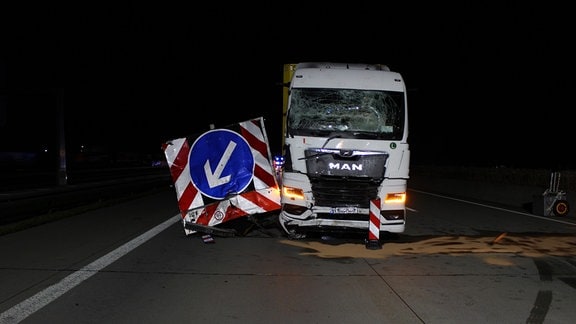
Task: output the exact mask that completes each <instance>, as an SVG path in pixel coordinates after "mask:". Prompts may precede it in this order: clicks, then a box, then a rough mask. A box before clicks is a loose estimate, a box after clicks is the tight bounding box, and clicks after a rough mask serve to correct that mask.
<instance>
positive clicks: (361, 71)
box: [279, 62, 410, 239]
mask: <svg viewBox="0 0 576 324" xmlns="http://www.w3.org/2000/svg"><path fill="white" fill-rule="evenodd" d="M283 81H284V92H283V100H284V103H283V128H282V156H283V158H284V160H283V166H282V169H281V171H280V173H281V174H280V179H281V180H280V181H279V183H280V185H281V190H282V192H281V209H280V213H279V222H280V225H281V227H282V229H283V230H284V231H285V232H286V233H287V234H288V236H289V237H291V238H294V239H299V238H304V237H306V236H307V235H309V234H311V233H312V232H321V233H325V232H354V231H358V232H367V231H371V230H374V229H372V228H371V227H374V226H375V231H377V235H376V238H378V237H379V234H380V233H382V232H390V233H401V232H403V231H404V229H405V224H406V206H405V202H406V186H407V181H408V178H409V166H410V149H409V145H408V108H407V91H406V86H405V83H404V80H403V78H402V76H401V74H400V73H398V72H393V71H391V70H390V69H389V68H388V67H387V66H386V65H380V64H358V63H354V64H349V63H331V62H304V63H295V64H284V80H283ZM371 214H373V215H374V216H375V217H376V220H377V221H376V222H373V221H371ZM374 224H375V225H374Z"/></svg>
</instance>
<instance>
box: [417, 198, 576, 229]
mask: <svg viewBox="0 0 576 324" xmlns="http://www.w3.org/2000/svg"><path fill="white" fill-rule="evenodd" d="M410 191H414V192H419V193H422V194H425V195H429V196H436V197H440V198H444V199H450V200H454V201H459V202H463V203H467V204H471V205H477V206H482V207H487V208H492V209H496V210H501V211H506V212H509V213H514V214H518V215H524V216H528V217H534V218H539V219H544V220H547V221H551V222H556V223H561V224H566V225H576V223H572V222H567V221H562V220H559V219H554V218H550V217H546V216H538V215H534V214H529V213H524V212H519V211H516V210H512V209H506V208H500V207H495V206H490V205H486V204H480V203H476V202H473V201H468V200H463V199H458V198H452V197H448V196H443V195H438V194H433V193H429V192H426V191H420V190H415V189H410Z"/></svg>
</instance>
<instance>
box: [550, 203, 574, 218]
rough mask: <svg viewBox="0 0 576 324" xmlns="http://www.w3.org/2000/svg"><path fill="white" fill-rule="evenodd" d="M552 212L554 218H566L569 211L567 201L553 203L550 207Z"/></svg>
mask: <svg viewBox="0 0 576 324" xmlns="http://www.w3.org/2000/svg"><path fill="white" fill-rule="evenodd" d="M552 211H553V212H554V215H556V216H566V215H568V212H569V211H570V207H569V206H568V201H566V200H563V199H560V200H556V201H555V202H554V205H553V206H552Z"/></svg>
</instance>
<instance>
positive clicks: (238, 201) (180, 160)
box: [162, 117, 280, 235]
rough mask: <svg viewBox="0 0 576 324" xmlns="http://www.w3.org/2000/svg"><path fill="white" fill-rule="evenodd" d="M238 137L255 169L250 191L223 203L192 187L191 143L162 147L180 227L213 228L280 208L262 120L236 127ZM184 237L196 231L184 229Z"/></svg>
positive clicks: (182, 140) (179, 141)
mask: <svg viewBox="0 0 576 324" xmlns="http://www.w3.org/2000/svg"><path fill="white" fill-rule="evenodd" d="M236 126H237V127H235V129H238V126H239V133H240V135H241V136H242V137H243V138H244V139H246V141H247V142H248V144H249V145H250V148H251V152H252V155H253V156H254V161H255V166H254V174H253V177H252V184H253V186H251V187H252V188H254V190H251V191H246V192H243V193H240V194H239V195H236V196H234V197H232V198H229V199H225V200H218V201H216V202H214V201H213V199H210V200H208V201H210V203H208V204H206V203H205V200H206V198H205V197H204V196H203V195H202V193H201V192H200V191H199V190H198V189H197V188H196V187H195V186H194V184H193V182H192V179H191V176H190V166H189V161H188V159H189V157H190V149H191V147H190V143H191V142H193V141H190V140H189V139H187V138H179V139H175V140H172V141H170V142H168V143H166V144H164V145H163V147H162V149H163V150H164V155H165V156H166V161H167V162H168V166H169V167H170V174H171V176H172V181H173V182H174V188H175V190H176V196H177V198H178V207H179V209H180V213H181V215H182V221H183V224H186V222H192V223H197V224H200V225H207V226H214V225H218V224H221V223H223V222H226V221H230V220H233V219H236V218H238V217H242V216H246V215H251V214H258V213H265V212H269V211H274V210H278V209H280V191H279V188H278V183H277V181H276V177H275V173H274V168H273V166H272V163H271V159H270V149H269V146H268V140H267V137H266V131H265V128H264V120H263V118H262V117H260V118H256V119H252V120H248V121H245V122H241V123H239V124H238V125H236ZM185 231H186V234H187V235H188V234H192V233H194V232H195V231H192V230H189V229H186V228H185Z"/></svg>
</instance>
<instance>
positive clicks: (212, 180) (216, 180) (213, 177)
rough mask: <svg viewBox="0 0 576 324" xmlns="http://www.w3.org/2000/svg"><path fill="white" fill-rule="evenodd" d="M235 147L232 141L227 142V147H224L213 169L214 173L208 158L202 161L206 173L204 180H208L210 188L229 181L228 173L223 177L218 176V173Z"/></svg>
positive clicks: (219, 173)
mask: <svg viewBox="0 0 576 324" xmlns="http://www.w3.org/2000/svg"><path fill="white" fill-rule="evenodd" d="M235 147H236V143H234V142H233V141H230V143H228V147H226V150H225V151H224V155H222V158H221V159H220V162H218V166H217V167H216V170H214V173H212V170H211V169H210V160H207V161H206V163H204V172H205V173H206V180H208V185H209V186H210V188H214V187H216V186H220V185H223V184H225V183H228V182H230V175H227V176H225V177H223V178H220V175H221V174H222V171H223V170H224V167H225V166H226V164H227V163H228V160H230V156H231V155H232V151H234V148H235Z"/></svg>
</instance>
